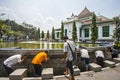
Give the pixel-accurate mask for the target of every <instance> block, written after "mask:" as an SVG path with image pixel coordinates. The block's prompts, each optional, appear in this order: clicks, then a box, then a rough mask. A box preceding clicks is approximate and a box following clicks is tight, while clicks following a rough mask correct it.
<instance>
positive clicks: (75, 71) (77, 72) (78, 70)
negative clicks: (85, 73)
mask: <svg viewBox="0 0 120 80" xmlns="http://www.w3.org/2000/svg"><path fill="white" fill-rule="evenodd" d="M74 75H75V76H77V75H80V69H79V68H75V69H74Z"/></svg>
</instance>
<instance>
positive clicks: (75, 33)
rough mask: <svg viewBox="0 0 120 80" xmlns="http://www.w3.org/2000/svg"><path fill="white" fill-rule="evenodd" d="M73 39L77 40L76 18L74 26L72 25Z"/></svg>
mask: <svg viewBox="0 0 120 80" xmlns="http://www.w3.org/2000/svg"><path fill="white" fill-rule="evenodd" d="M72 39H73V41H75V40H77V28H76V23H75V20H74V21H73V26H72Z"/></svg>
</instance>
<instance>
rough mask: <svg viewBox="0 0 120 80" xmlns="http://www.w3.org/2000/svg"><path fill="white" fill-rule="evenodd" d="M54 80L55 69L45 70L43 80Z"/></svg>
mask: <svg viewBox="0 0 120 80" xmlns="http://www.w3.org/2000/svg"><path fill="white" fill-rule="evenodd" d="M46 79H53V68H44V69H43V71H42V80H46Z"/></svg>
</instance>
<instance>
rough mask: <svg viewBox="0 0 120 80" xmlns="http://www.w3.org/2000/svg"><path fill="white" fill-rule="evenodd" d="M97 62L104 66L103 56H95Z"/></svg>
mask: <svg viewBox="0 0 120 80" xmlns="http://www.w3.org/2000/svg"><path fill="white" fill-rule="evenodd" d="M96 59H97V64H98V65H100V66H102V67H104V58H103V57H97V58H96Z"/></svg>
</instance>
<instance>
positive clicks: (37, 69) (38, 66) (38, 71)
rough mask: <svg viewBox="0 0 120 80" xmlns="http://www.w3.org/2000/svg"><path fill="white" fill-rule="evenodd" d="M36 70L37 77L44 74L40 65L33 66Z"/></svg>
mask: <svg viewBox="0 0 120 80" xmlns="http://www.w3.org/2000/svg"><path fill="white" fill-rule="evenodd" d="M33 66H34V69H35V74H36V75H35V76H37V77H38V76H41V73H42V66H41V65H40V64H33Z"/></svg>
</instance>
